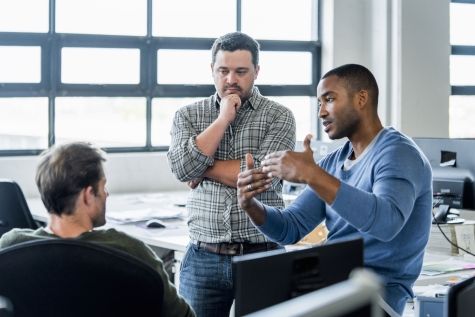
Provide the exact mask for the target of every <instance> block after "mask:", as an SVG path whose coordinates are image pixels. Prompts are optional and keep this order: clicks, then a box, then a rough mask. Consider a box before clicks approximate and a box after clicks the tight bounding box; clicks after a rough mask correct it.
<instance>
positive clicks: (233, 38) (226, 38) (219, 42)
mask: <svg viewBox="0 0 475 317" xmlns="http://www.w3.org/2000/svg"><path fill="white" fill-rule="evenodd" d="M219 50H221V51H228V52H234V51H236V50H245V51H249V52H251V55H252V63H253V64H254V66H257V65H259V43H257V41H256V40H255V39H253V38H252V37H250V36H249V35H247V34H244V33H241V32H232V33H228V34H225V35H223V36H221V37H219V38H217V39H216V40H215V41H214V43H213V46H212V47H211V54H212V60H211V61H212V64H213V65H214V63H215V62H216V54H217V53H218V51H219Z"/></svg>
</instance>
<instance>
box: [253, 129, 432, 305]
mask: <svg viewBox="0 0 475 317" xmlns="http://www.w3.org/2000/svg"><path fill="white" fill-rule="evenodd" d="M351 152H352V146H351V143H350V142H347V143H346V144H345V145H344V146H343V147H341V148H340V149H338V150H337V151H335V152H333V153H331V154H329V155H328V156H327V157H325V158H324V159H322V160H321V161H320V163H319V165H320V166H321V167H322V168H323V169H324V170H326V171H327V172H328V173H330V174H332V175H334V176H335V177H337V178H338V179H340V181H341V186H340V188H339V190H338V192H337V195H336V198H335V200H334V202H333V203H332V205H327V204H325V202H324V201H323V200H322V199H321V198H320V197H319V196H318V194H317V193H315V192H314V191H313V190H312V189H311V188H310V187H307V188H306V189H305V191H304V192H303V193H302V194H301V195H300V196H299V197H298V198H297V199H296V200H295V201H294V202H293V203H292V204H291V205H290V206H289V207H288V208H286V209H285V210H282V211H280V210H278V209H276V208H271V207H268V206H266V207H265V209H266V212H267V216H266V221H265V223H264V224H263V225H262V226H259V227H258V228H259V230H261V231H262V232H263V233H264V234H266V235H267V236H269V237H270V238H271V239H272V240H274V241H276V242H279V243H281V244H289V243H295V242H297V241H298V240H300V239H301V238H302V237H303V236H305V235H306V234H307V233H309V232H310V231H311V230H313V229H314V228H315V226H316V225H318V224H319V223H320V222H322V221H323V220H325V224H326V226H327V228H328V230H329V234H328V240H333V241H335V240H338V239H348V238H357V237H361V238H363V239H364V262H365V266H366V267H368V268H372V269H373V270H374V271H375V272H377V273H378V274H379V275H380V276H381V277H382V279H383V281H384V285H385V290H386V292H385V300H386V301H387V302H388V304H389V305H390V306H391V307H392V308H393V309H394V310H395V311H396V312H398V313H402V311H403V310H404V305H405V302H406V300H407V299H408V298H409V297H412V296H413V292H412V286H413V284H414V282H415V280H416V279H417V277H418V276H419V274H420V271H421V267H422V260H423V255H424V249H425V246H426V244H427V241H428V238H429V232H430V225H431V209H432V171H431V168H430V164H429V162H428V160H427V158H426V157H425V156H424V154H423V153H422V152H421V151H420V150H419V149H418V147H417V146H416V145H415V143H414V142H413V141H412V140H411V139H409V138H408V137H406V136H405V135H403V134H402V133H400V132H398V131H396V130H395V129H393V128H385V129H384V130H383V131H381V133H380V135H379V137H378V139H377V140H376V142H375V143H374V146H373V147H372V149H370V151H369V152H367V153H366V154H365V156H364V157H362V158H361V160H360V161H359V162H358V163H356V164H355V165H354V166H353V167H352V168H351V169H350V170H347V171H345V170H343V168H342V167H343V163H344V161H345V159H346V158H348V157H349V156H350V154H351Z"/></svg>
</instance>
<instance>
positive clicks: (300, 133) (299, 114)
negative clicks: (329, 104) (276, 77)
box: [268, 96, 317, 141]
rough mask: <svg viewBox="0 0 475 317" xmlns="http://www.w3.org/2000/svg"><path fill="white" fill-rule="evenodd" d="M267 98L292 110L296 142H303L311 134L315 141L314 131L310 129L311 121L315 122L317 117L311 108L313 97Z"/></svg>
mask: <svg viewBox="0 0 475 317" xmlns="http://www.w3.org/2000/svg"><path fill="white" fill-rule="evenodd" d="M268 98H269V99H271V100H274V101H277V102H278V103H280V104H282V105H284V106H286V107H287V108H289V109H290V110H292V112H293V114H294V117H295V122H296V125H297V141H303V139H304V138H305V136H306V135H307V134H309V133H312V134H313V136H314V139H316V135H315V131H313V129H312V121H316V117H317V112H316V111H313V110H312V109H314V107H312V102H313V101H312V99H313V97H307V96H302V97H299V96H295V97H294V96H292V97H287V96H284V97H282V96H273V97H268Z"/></svg>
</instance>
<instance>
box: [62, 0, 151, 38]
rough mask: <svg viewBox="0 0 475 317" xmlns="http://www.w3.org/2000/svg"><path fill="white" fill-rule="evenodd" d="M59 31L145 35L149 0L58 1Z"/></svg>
mask: <svg viewBox="0 0 475 317" xmlns="http://www.w3.org/2000/svg"><path fill="white" fill-rule="evenodd" d="M56 31H57V32H58V33H82V34H110V35H145V34H147V1H146V0H100V1H97V0H56Z"/></svg>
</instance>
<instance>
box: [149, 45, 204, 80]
mask: <svg viewBox="0 0 475 317" xmlns="http://www.w3.org/2000/svg"><path fill="white" fill-rule="evenodd" d="M210 65H211V52H210V51H209V50H158V53H157V81H158V82H159V83H160V84H212V83H213V77H212V73H211V66H210Z"/></svg>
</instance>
